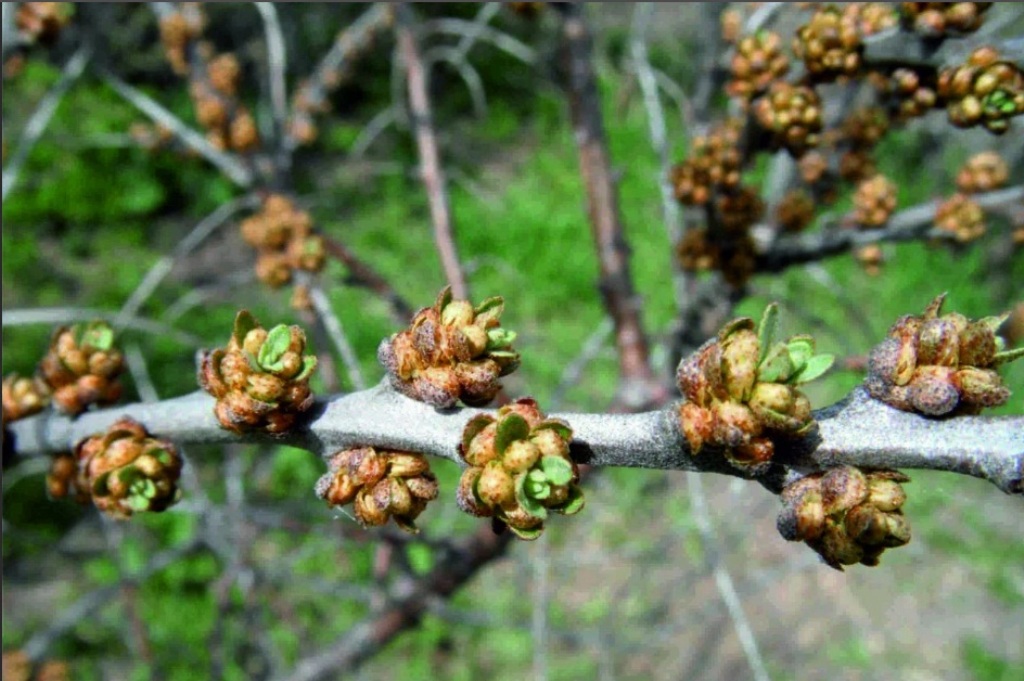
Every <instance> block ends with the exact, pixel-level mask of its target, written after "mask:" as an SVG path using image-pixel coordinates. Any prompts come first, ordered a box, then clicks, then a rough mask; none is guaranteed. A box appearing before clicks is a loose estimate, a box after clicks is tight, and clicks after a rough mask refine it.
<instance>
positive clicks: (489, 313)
mask: <svg viewBox="0 0 1024 681" xmlns="http://www.w3.org/2000/svg"><path fill="white" fill-rule="evenodd" d="M504 311H505V300H504V299H503V298H501V297H500V296H494V297H493V298H488V299H487V300H485V301H484V302H482V303H480V304H479V305H478V306H477V307H476V309H475V310H474V312H475V313H476V323H478V324H483V323H485V322H488V321H490V320H494V321H498V319H499V318H500V317H501V313H502V312H504Z"/></svg>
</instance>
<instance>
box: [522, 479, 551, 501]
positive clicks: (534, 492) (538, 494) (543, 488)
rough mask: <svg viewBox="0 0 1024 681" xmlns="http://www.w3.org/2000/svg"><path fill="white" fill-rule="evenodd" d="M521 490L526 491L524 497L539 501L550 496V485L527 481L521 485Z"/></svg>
mask: <svg viewBox="0 0 1024 681" xmlns="http://www.w3.org/2000/svg"><path fill="white" fill-rule="evenodd" d="M523 489H524V490H525V491H526V496H528V497H531V498H533V499H537V500H541V499H547V498H548V497H549V496H551V484H550V483H547V482H537V481H536V480H527V481H526V482H525V483H523Z"/></svg>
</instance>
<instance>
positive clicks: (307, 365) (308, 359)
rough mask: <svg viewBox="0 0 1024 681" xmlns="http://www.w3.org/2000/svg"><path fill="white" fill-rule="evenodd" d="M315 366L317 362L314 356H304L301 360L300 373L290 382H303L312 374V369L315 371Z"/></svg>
mask: <svg viewBox="0 0 1024 681" xmlns="http://www.w3.org/2000/svg"><path fill="white" fill-rule="evenodd" d="M316 364H317V362H316V357H315V356H313V355H306V356H305V357H303V358H302V371H300V372H299V374H298V375H297V376H296V377H295V378H294V379H292V380H295V381H304V380H305V379H307V378H309V375H310V374H312V373H313V370H314V369H316Z"/></svg>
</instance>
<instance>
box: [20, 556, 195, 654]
mask: <svg viewBox="0 0 1024 681" xmlns="http://www.w3.org/2000/svg"><path fill="white" fill-rule="evenodd" d="M201 547H202V542H200V541H197V540H195V541H191V542H188V543H187V544H184V545H182V546H178V547H175V548H172V549H168V550H166V551H162V552H160V553H158V554H156V555H155V556H153V558H152V559H150V561H149V563H148V564H146V566H145V567H143V568H142V570H140V571H139V572H138V574H135V575H132V576H131V577H125V578H124V579H122V580H121V582H120V583H118V584H111V585H110V586H106V587H103V588H100V589H96V590H95V591H92V592H90V593H87V594H85V595H84V596H82V597H80V598H79V599H78V600H77V601H75V602H74V603H73V604H72V605H70V606H68V607H67V608H64V609H63V610H61V611H60V612H59V613H58V614H57V615H56V617H54V619H53V621H52V622H51V623H50V626H49V627H47V628H46V629H45V630H44V631H40V632H38V633H37V634H35V635H33V636H32V638H30V639H29V640H28V641H27V642H26V643H25V645H24V646H22V648H21V649H22V650H23V651H25V654H26V655H28V657H29V659H31V660H39V659H41V658H42V657H43V655H44V654H45V653H46V651H47V649H49V647H50V646H51V645H53V644H54V643H55V642H56V641H57V639H59V638H60V637H61V636H63V635H64V634H65V633H66V632H67V631H68V630H70V629H71V628H72V627H74V626H75V625H76V624H78V623H79V622H81V621H82V620H83V619H85V618H86V617H88V616H89V615H91V614H92V613H93V612H95V611H96V610H98V609H100V608H102V607H103V606H105V605H109V604H110V603H111V602H112V601H113V600H114V599H115V598H117V595H118V593H119V592H120V591H121V589H122V587H123V586H124V585H125V584H138V583H140V582H142V581H143V580H145V579H146V578H147V577H149V576H150V575H152V574H154V573H156V572H159V571H160V570H163V569H164V568H165V567H167V566H168V565H171V564H172V563H175V562H177V561H179V560H181V559H182V558H183V557H185V556H187V555H188V554H190V553H193V552H195V551H197V550H198V549H199V548H201Z"/></svg>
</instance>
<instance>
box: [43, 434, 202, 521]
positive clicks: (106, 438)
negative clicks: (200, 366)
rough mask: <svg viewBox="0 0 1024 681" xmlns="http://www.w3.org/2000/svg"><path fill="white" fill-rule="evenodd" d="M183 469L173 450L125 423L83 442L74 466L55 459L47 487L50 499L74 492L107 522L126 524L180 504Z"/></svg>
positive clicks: (76, 454)
mask: <svg viewBox="0 0 1024 681" xmlns="http://www.w3.org/2000/svg"><path fill="white" fill-rule="evenodd" d="M181 466H182V460H181V456H180V455H179V454H178V451H177V449H175V447H174V445H172V444H171V443H170V442H167V441H165V440H160V439H157V438H154V437H151V436H150V434H149V433H148V432H147V431H146V429H145V428H144V427H143V426H142V425H141V424H139V423H138V422H136V421H134V420H132V419H130V418H127V417H125V418H122V419H120V420H119V421H117V422H116V423H114V424H113V425H112V426H111V427H110V428H109V429H108V430H107V432H106V433H101V434H99V435H95V436H93V437H90V438H88V439H86V440H83V441H82V442H80V443H79V444H78V446H77V447H76V448H75V454H74V460H73V461H69V457H57V458H56V459H55V460H54V464H53V466H52V467H51V472H50V475H49V476H48V478H47V483H48V488H49V492H50V494H51V495H52V496H63V494H68V493H69V492H70V493H73V494H74V495H75V496H76V498H77V499H78V500H79V501H83V500H86V499H92V502H93V504H95V506H96V508H98V509H99V510H100V511H102V512H104V513H106V514H107V515H109V516H112V517H114V518H127V517H129V516H131V515H132V514H133V513H139V512H142V511H163V510H165V509H167V508H168V507H170V506H171V505H173V504H174V503H176V502H177V501H178V500H179V499H180V498H181V491H180V490H179V489H178V478H179V476H180V475H181ZM62 493H63V494H62Z"/></svg>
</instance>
